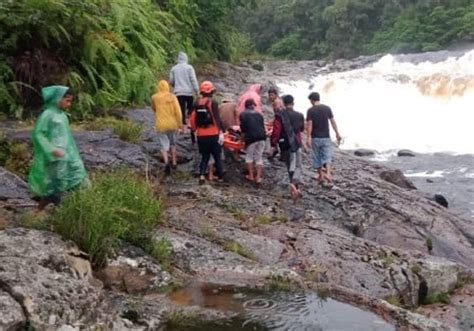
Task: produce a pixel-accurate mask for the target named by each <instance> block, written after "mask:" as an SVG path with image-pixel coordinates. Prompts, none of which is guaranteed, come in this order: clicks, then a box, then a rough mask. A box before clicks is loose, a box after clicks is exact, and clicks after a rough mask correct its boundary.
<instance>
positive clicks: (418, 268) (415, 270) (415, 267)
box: [411, 264, 421, 275]
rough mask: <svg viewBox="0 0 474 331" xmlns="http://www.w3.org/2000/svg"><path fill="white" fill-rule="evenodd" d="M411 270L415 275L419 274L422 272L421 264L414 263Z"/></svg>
mask: <svg viewBox="0 0 474 331" xmlns="http://www.w3.org/2000/svg"><path fill="white" fill-rule="evenodd" d="M411 272H413V273H414V274H415V275H417V274H419V273H420V272H421V266H420V265H419V264H414V265H412V266H411Z"/></svg>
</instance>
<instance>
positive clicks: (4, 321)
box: [0, 290, 26, 330]
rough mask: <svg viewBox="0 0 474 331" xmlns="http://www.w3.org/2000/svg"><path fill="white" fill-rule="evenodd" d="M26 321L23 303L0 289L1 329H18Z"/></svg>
mask: <svg viewBox="0 0 474 331" xmlns="http://www.w3.org/2000/svg"><path fill="white" fill-rule="evenodd" d="M25 322H26V319H25V316H24V315H23V311H22V308H21V305H20V304H19V303H18V302H16V301H15V300H14V299H13V298H12V297H11V296H10V295H9V294H8V293H6V292H4V291H2V290H0V330H18V329H20V327H21V326H22V325H24V323H25Z"/></svg>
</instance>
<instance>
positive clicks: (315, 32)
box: [235, 0, 474, 59]
mask: <svg viewBox="0 0 474 331" xmlns="http://www.w3.org/2000/svg"><path fill="white" fill-rule="evenodd" d="M235 17H236V20H235V21H236V22H238V23H239V25H240V26H242V28H244V29H245V31H246V32H247V33H249V35H250V36H251V38H252V40H253V42H254V43H255V47H256V50H257V51H259V52H261V53H266V54H270V55H272V56H276V57H281V58H291V59H315V58H321V57H327V56H331V57H352V56H357V55H360V54H372V53H378V52H416V51H432V50H437V49H441V48H443V47H446V46H449V45H452V44H455V43H458V42H472V41H474V3H473V2H472V1H471V0H451V1H447V0H401V1H400V0H320V1H314V0H294V1H284V0H256V1H254V2H249V3H248V4H247V5H246V6H242V7H240V8H239V11H238V12H237V14H236V16H235Z"/></svg>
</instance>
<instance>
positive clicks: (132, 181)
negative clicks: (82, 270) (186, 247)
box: [49, 170, 167, 266]
mask: <svg viewBox="0 0 474 331" xmlns="http://www.w3.org/2000/svg"><path fill="white" fill-rule="evenodd" d="M161 212H162V204H161V202H160V201H159V200H157V199H156V198H155V196H154V194H153V189H152V187H151V185H150V184H149V183H147V182H146V181H144V180H143V179H141V178H140V177H138V176H137V175H135V174H133V173H132V172H130V171H127V170H119V171H115V172H113V173H103V174H97V175H95V176H94V177H93V180H92V184H91V186H90V187H86V188H81V189H79V190H77V191H74V192H72V193H71V194H70V195H68V196H67V197H66V198H65V200H64V202H63V203H62V204H61V205H60V206H59V207H58V208H57V209H56V210H55V211H54V213H53V214H52V216H51V218H50V220H49V221H50V222H51V225H52V227H53V229H54V231H56V232H58V233H59V234H61V235H62V236H63V237H64V238H66V239H70V240H72V241H74V242H75V243H77V244H78V246H79V247H80V248H81V249H82V250H84V251H85V252H87V253H88V254H89V255H90V258H91V261H92V262H93V264H94V265H95V266H102V265H104V263H105V262H106V258H107V257H108V256H109V255H110V254H111V253H112V252H113V251H114V250H115V249H116V248H117V247H118V245H119V244H120V240H125V241H127V242H130V243H132V244H134V245H137V246H139V247H142V248H144V249H145V250H150V251H151V252H152V254H153V253H156V256H158V257H161V258H164V257H165V256H166V254H167V253H166V249H165V247H166V243H165V242H161V243H160V242H158V243H156V244H153V243H152V239H151V235H152V233H153V230H154V228H155V226H156V224H157V222H158V220H159V218H160V215H161ZM150 247H151V249H150Z"/></svg>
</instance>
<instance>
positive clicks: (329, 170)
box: [324, 164, 332, 184]
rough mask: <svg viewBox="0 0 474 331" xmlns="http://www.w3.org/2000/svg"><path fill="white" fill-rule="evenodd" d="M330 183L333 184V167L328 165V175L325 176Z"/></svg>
mask: <svg viewBox="0 0 474 331" xmlns="http://www.w3.org/2000/svg"><path fill="white" fill-rule="evenodd" d="M324 177H325V178H326V180H327V181H328V183H330V184H332V175H331V165H330V164H326V174H325V176H324Z"/></svg>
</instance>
